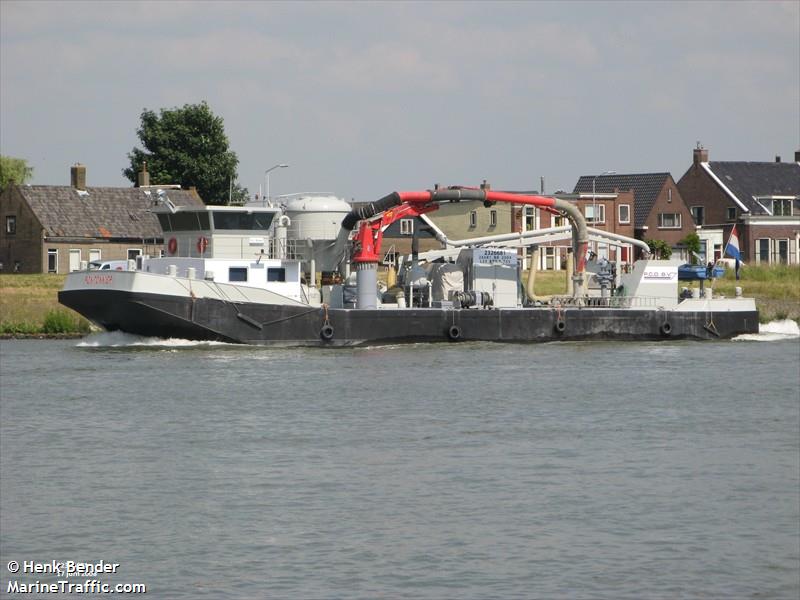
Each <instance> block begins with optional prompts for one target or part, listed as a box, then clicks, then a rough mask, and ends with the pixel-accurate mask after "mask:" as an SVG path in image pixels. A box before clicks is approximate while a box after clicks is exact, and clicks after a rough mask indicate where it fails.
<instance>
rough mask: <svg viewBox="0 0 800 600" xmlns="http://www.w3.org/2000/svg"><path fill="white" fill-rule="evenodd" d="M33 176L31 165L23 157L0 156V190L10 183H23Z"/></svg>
mask: <svg viewBox="0 0 800 600" xmlns="http://www.w3.org/2000/svg"><path fill="white" fill-rule="evenodd" d="M32 176H33V167H29V166H28V161H26V160H25V159H24V158H14V157H12V156H0V192H2V191H3V190H4V189H6V186H8V185H9V184H11V183H16V184H17V185H23V184H25V183H26V182H27V181H28V180H29V179H30V178H31V177H32Z"/></svg>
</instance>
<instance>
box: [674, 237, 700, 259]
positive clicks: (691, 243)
mask: <svg viewBox="0 0 800 600" xmlns="http://www.w3.org/2000/svg"><path fill="white" fill-rule="evenodd" d="M678 243H680V244H683V245H684V246H686V249H687V250H688V251H689V264H692V265H693V264H695V261H696V260H697V259H696V258H695V254H698V255H699V254H700V236H699V235H697V234H696V233H690V234H688V235H687V236H686V237H685V238H683V239H682V240H681V241H680V242H678Z"/></svg>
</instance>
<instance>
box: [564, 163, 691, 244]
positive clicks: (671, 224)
mask: <svg viewBox="0 0 800 600" xmlns="http://www.w3.org/2000/svg"><path fill="white" fill-rule="evenodd" d="M623 190H624V191H630V192H632V193H633V218H634V223H633V228H634V237H635V238H636V239H639V240H644V241H647V240H663V241H665V242H667V243H668V244H669V245H670V247H671V248H672V249H673V251H675V252H676V256H680V257H682V258H688V257H687V256H681V255H682V254H683V253H684V251H683V249H682V248H681V247H680V244H679V242H680V241H681V240H682V239H683V238H685V237H686V236H687V235H688V234H690V233H693V232H694V231H695V229H696V227H695V222H694V219H693V218H692V214H691V212H690V210H689V207H688V206H687V204H686V202H684V199H683V197H682V196H681V193H680V190H679V188H678V186H677V184H676V183H675V180H674V179H673V178H672V175H670V174H669V173H638V174H630V175H617V174H613V175H598V176H597V177H594V176H592V175H584V176H582V177H581V178H580V179H578V183H576V184H575V189H574V191H573V193H574V194H580V195H581V196H586V195H588V196H589V197H590V198H591V196H592V194H593V193H595V194H597V195H598V197H599V196H600V195H601V194H608V193H614V192H621V191H623ZM588 216H589V215H587V217H588Z"/></svg>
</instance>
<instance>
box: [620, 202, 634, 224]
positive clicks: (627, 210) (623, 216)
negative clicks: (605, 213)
mask: <svg viewBox="0 0 800 600" xmlns="http://www.w3.org/2000/svg"><path fill="white" fill-rule="evenodd" d="M619 222H620V224H622V225H627V224H628V223H630V222H631V205H630V204H620V205H619Z"/></svg>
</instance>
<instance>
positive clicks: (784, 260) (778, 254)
mask: <svg viewBox="0 0 800 600" xmlns="http://www.w3.org/2000/svg"><path fill="white" fill-rule="evenodd" d="M772 247H773V249H774V252H773V254H772V262H773V263H777V264H779V265H788V264H789V240H774V241H773V242H772Z"/></svg>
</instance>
